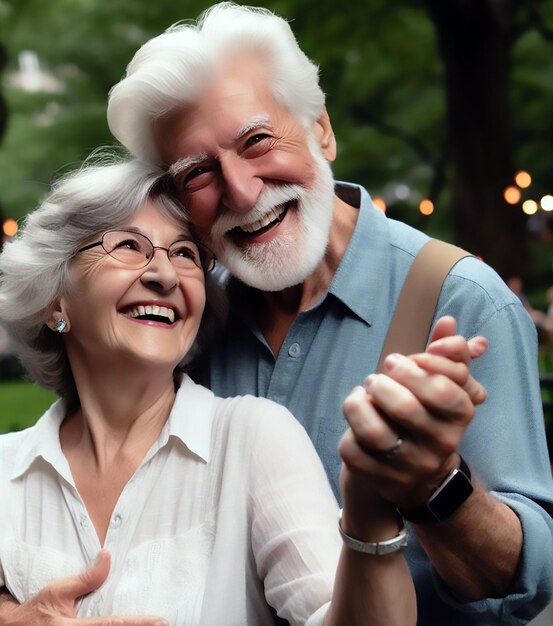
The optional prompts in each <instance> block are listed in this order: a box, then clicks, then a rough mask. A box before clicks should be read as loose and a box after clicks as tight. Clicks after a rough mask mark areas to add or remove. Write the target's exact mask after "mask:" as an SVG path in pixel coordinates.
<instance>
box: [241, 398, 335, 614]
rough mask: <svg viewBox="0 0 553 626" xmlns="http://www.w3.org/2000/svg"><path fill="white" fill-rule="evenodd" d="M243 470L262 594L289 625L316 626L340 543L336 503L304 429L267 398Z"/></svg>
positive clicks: (323, 610) (329, 588)
mask: <svg viewBox="0 0 553 626" xmlns="http://www.w3.org/2000/svg"><path fill="white" fill-rule="evenodd" d="M270 404H271V405H272V407H273V409H274V410H275V414H274V415H270V416H267V415H265V416H264V417H263V419H262V420H261V422H262V425H261V427H260V430H259V436H258V440H257V441H256V445H255V455H254V456H253V457H252V463H251V472H250V485H251V486H250V493H249V515H250V518H251V532H252V540H251V541H252V550H253V554H254V558H255V562H256V567H257V573H258V576H259V578H260V580H262V581H264V589H265V597H266V599H267V601H268V603H269V604H270V605H271V606H273V608H275V610H276V611H277V613H278V615H279V616H280V617H282V618H284V619H286V620H288V622H289V623H290V624H291V625H292V626H300V625H301V626H304V625H308V626H319V625H320V626H322V624H323V621H324V616H325V614H326V611H327V609H328V605H329V603H330V598H331V594H332V587H333V583H334V577H335V572H336V568H337V564H338V558H339V555H340V549H341V540H340V537H339V534H338V529H337V512H338V505H337V503H336V500H335V498H334V495H333V494H332V490H331V488H330V485H329V483H328V480H327V478H326V474H325V472H324V469H323V467H322V464H321V462H320V460H319V457H318V455H317V453H316V452H315V450H314V448H313V446H312V444H311V441H310V440H309V438H308V436H307V434H306V433H305V431H304V430H303V428H302V427H301V426H300V425H299V424H298V423H297V422H296V420H295V419H294V418H293V417H292V416H291V415H290V414H289V413H288V411H287V410H286V409H284V408H282V407H280V406H278V405H276V404H274V403H270Z"/></svg>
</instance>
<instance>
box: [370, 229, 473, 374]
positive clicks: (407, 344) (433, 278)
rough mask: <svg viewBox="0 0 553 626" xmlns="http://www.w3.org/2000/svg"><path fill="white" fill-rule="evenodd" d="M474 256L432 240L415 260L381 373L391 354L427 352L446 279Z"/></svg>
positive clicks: (389, 335) (391, 328) (388, 338)
mask: <svg viewBox="0 0 553 626" xmlns="http://www.w3.org/2000/svg"><path fill="white" fill-rule="evenodd" d="M466 256H471V255H470V254H469V253H468V252H466V251H465V250H463V249H462V248H458V247H457V246H454V245H452V244H450V243H446V242H445V241H439V240H438V239H430V241H428V242H427V243H425V244H424V246H423V247H422V248H421V249H420V251H419V253H418V254H417V256H416V257H415V260H414V261H413V263H412V265H411V268H410V269H409V272H408V274H407V278H406V279H405V282H404V283H403V288H402V290H401V293H400V294H399V298H398V301H397V304H396V310H395V311H394V315H393V317H392V321H391V322H390V326H389V328H388V333H387V335H386V339H385V340H384V345H383V347H382V352H381V353H380V359H379V361H378V367H377V369H376V371H377V372H380V371H381V369H382V363H383V361H384V359H385V358H386V356H388V354H391V353H392V352H399V353H400V354H413V353H415V352H423V351H424V350H425V348H426V342H427V341H428V336H429V334H430V327H431V325H432V320H433V318H434V312H435V310H436V305H437V303H438V298H439V296H440V292H441V290H442V285H443V282H444V280H445V277H446V276H447V275H448V273H449V272H450V270H451V268H452V267H453V266H454V265H455V264H456V263H457V262H458V261H459V260H460V259H462V258H464V257H466Z"/></svg>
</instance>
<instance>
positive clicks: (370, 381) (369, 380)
mask: <svg viewBox="0 0 553 626" xmlns="http://www.w3.org/2000/svg"><path fill="white" fill-rule="evenodd" d="M374 379H375V374H370V375H369V376H367V378H365V382H364V383H363V387H365V391H367V389H368V388H369V387H370V386H371V385H372V384H373V381H374Z"/></svg>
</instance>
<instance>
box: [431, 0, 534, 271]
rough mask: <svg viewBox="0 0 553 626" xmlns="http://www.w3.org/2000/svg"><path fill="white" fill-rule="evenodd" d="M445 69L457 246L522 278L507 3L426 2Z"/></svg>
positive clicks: (522, 227)
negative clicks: (508, 191)
mask: <svg viewBox="0 0 553 626" xmlns="http://www.w3.org/2000/svg"><path fill="white" fill-rule="evenodd" d="M426 2H427V5H428V8H429V12H430V15H431V18H432V20H433V21H434V24H435V26H436V32H437V38H438V45H439V48H440V53H441V56H442V58H443V62H444V68H445V85H446V100H447V124H448V134H449V140H450V143H451V154H452V159H453V209H454V229H455V238H456V241H457V243H458V244H459V245H460V246H462V247H464V248H466V249H467V250H469V251H470V252H473V253H474V254H477V255H479V256H481V257H482V258H483V259H484V260H485V261H486V262H487V263H489V264H490V265H491V266H492V267H494V268H495V269H496V270H497V271H498V272H499V273H500V274H501V275H502V276H504V277H507V276H510V275H524V273H525V267H527V259H528V249H527V242H526V221H525V216H524V214H523V213H522V210H521V207H520V205H514V206H513V205H510V204H507V203H506V202H505V200H504V197H503V193H504V190H505V187H507V186H508V185H511V184H513V174H514V167H513V147H512V144H511V118H510V113H509V78H510V69H511V68H510V62H511V50H512V44H513V30H512V25H513V15H514V12H515V3H514V2H513V1H510V0H447V2H444V1H443V0H426Z"/></svg>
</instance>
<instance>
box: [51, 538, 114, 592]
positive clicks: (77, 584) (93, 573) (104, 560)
mask: <svg viewBox="0 0 553 626" xmlns="http://www.w3.org/2000/svg"><path fill="white" fill-rule="evenodd" d="M110 565H111V556H110V553H109V552H108V551H107V550H100V552H99V553H98V556H97V557H96V561H95V562H94V564H93V565H91V566H90V567H88V568H87V569H85V570H84V572H81V573H80V574H77V575H75V576H71V577H69V578H66V579H64V580H62V581H59V583H58V584H59V593H60V596H62V597H63V598H64V599H66V600H70V601H73V602H75V601H76V600H77V598H80V597H81V596H86V595H88V594H89V593H92V592H93V591H96V589H98V587H100V586H101V585H102V584H103V583H104V582H105V580H106V578H107V577H108V574H109V568H110Z"/></svg>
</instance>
